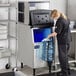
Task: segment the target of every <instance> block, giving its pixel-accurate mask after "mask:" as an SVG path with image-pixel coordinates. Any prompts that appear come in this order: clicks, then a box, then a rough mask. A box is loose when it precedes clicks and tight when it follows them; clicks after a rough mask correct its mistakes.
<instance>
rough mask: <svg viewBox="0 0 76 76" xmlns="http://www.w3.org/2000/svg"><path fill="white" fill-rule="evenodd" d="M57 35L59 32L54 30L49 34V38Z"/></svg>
mask: <svg viewBox="0 0 76 76" xmlns="http://www.w3.org/2000/svg"><path fill="white" fill-rule="evenodd" d="M55 36H57V33H56V32H53V33H51V34H50V35H48V38H51V37H55Z"/></svg>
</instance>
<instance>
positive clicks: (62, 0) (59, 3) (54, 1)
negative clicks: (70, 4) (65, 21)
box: [50, 0, 66, 14]
mask: <svg viewBox="0 0 76 76" xmlns="http://www.w3.org/2000/svg"><path fill="white" fill-rule="evenodd" d="M50 9H58V10H59V11H61V12H63V13H65V14H66V0H50Z"/></svg>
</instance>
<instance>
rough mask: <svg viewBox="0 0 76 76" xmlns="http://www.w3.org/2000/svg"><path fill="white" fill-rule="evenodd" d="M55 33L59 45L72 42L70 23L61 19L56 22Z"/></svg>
mask: <svg viewBox="0 0 76 76" xmlns="http://www.w3.org/2000/svg"><path fill="white" fill-rule="evenodd" d="M55 32H56V33H57V40H58V44H67V43H69V42H70V40H71V36H70V29H69V21H68V20H66V19H64V18H62V17H60V18H59V19H58V20H57V22H56V28H55Z"/></svg>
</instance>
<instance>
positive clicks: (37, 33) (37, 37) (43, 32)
mask: <svg viewBox="0 0 76 76" xmlns="http://www.w3.org/2000/svg"><path fill="white" fill-rule="evenodd" d="M51 33H52V29H51V28H43V29H33V35H34V42H42V40H43V39H44V38H47V37H48V35H49V34H51Z"/></svg>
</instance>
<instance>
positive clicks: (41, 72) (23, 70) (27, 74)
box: [0, 66, 76, 76]
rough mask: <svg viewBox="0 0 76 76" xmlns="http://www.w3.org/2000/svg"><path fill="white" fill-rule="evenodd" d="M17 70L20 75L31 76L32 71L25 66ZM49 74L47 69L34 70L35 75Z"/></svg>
mask: <svg viewBox="0 0 76 76" xmlns="http://www.w3.org/2000/svg"><path fill="white" fill-rule="evenodd" d="M72 69H74V70H76V67H75V68H72ZM18 70H20V71H21V72H22V73H24V74H25V76H33V69H32V68H30V67H27V66H24V68H22V69H20V68H18ZM10 71H12V69H8V70H5V69H4V70H0V73H3V72H10ZM47 73H49V70H48V68H39V69H36V75H40V74H47Z"/></svg>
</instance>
